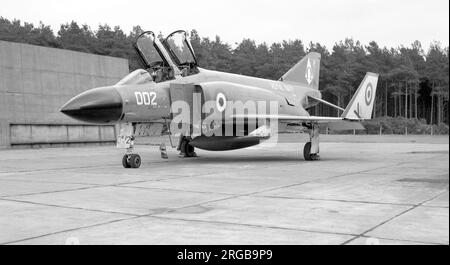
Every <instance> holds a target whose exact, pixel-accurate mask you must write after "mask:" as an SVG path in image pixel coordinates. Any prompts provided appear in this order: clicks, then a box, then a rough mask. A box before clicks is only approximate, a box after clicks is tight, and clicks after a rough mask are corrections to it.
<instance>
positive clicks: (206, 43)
mask: <svg viewBox="0 0 450 265" xmlns="http://www.w3.org/2000/svg"><path fill="white" fill-rule="evenodd" d="M141 32H143V30H142V29H141V27H139V26H135V27H134V28H133V29H132V31H131V32H129V33H128V34H127V33H125V32H124V31H123V30H122V29H121V28H120V27H119V26H116V27H113V28H112V27H110V26H108V25H99V26H98V28H97V29H96V30H92V29H91V28H90V27H89V26H87V25H79V24H78V23H76V22H71V23H66V24H63V25H61V27H60V29H59V30H58V32H57V33H56V34H55V33H54V32H53V30H52V29H51V28H50V26H48V25H45V24H43V23H40V24H39V25H37V26H35V25H33V24H32V23H27V22H21V21H19V20H12V21H10V20H8V19H5V18H3V17H0V40H5V41H13V42H22V43H29V44H34V45H41V46H46V47H54V48H62V49H69V50H75V51H81V52H88V53H94V54H99V55H109V56H115V57H121V58H126V59H128V60H129V65H130V71H131V70H135V69H137V68H140V67H141V66H140V62H139V60H138V58H137V56H136V54H135V51H134V49H133V48H132V43H133V41H134V40H135V38H136V37H137V36H138V35H139V34H140V33H141ZM190 38H191V43H192V46H193V48H194V51H195V53H196V56H197V59H198V62H199V65H200V67H202V68H207V69H212V70H220V71H225V72H231V73H238V74H244V75H250V76H256V77H262V78H268V79H274V80H276V79H278V78H280V77H281V76H282V75H283V74H284V73H285V72H286V71H287V70H289V68H291V67H292V66H293V65H294V64H295V63H297V62H298V61H299V60H300V59H301V58H302V57H303V56H304V55H305V54H306V53H308V52H310V51H316V52H319V53H320V54H321V55H322V60H321V71H320V90H322V92H323V97H324V99H326V100H328V101H331V102H333V103H335V104H337V105H339V106H341V107H345V105H346V104H347V103H348V102H349V100H350V98H351V96H352V95H353V93H354V92H355V90H356V89H357V88H358V85H359V83H360V82H361V80H362V78H363V77H364V75H365V73H366V72H368V71H370V72H376V73H379V74H380V79H379V82H378V90H377V94H376V101H375V103H376V105H375V111H374V115H375V117H381V116H391V117H404V118H416V119H421V120H423V121H424V122H427V123H429V124H430V123H431V124H440V123H446V124H448V122H449V115H448V114H449V112H448V102H449V99H448V95H449V93H448V92H449V57H448V56H449V47H441V45H440V43H438V42H435V43H432V44H431V46H430V47H422V45H421V43H420V42H419V41H415V42H414V43H412V44H411V45H410V46H400V47H396V48H388V47H380V46H379V45H378V44H377V43H376V42H375V41H372V42H370V43H369V44H368V45H363V44H361V43H360V42H359V41H357V40H353V39H351V38H348V39H345V40H342V41H339V42H336V43H335V44H334V45H333V47H330V48H329V47H325V46H323V45H321V44H320V43H313V42H311V43H308V44H305V43H303V42H302V41H301V40H300V39H296V40H284V41H281V42H277V43H272V44H267V43H256V42H255V41H253V40H251V39H243V40H242V41H241V42H240V43H236V44H235V45H233V46H231V45H230V44H228V43H226V42H224V41H223V40H221V39H220V37H219V36H216V37H215V38H214V39H210V38H207V37H201V36H200V35H199V33H198V32H197V31H196V30H191V32H190ZM311 113H312V114H315V115H324V116H336V115H338V112H337V110H336V109H332V108H330V107H328V106H324V105H319V106H316V107H314V108H313V110H311Z"/></svg>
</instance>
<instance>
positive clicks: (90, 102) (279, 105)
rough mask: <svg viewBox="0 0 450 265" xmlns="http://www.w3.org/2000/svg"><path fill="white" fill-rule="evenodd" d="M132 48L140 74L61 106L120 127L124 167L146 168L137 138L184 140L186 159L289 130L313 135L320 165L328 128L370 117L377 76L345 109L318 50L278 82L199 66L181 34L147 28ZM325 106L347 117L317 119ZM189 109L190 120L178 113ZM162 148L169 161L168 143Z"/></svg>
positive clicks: (313, 155)
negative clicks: (322, 135)
mask: <svg viewBox="0 0 450 265" xmlns="http://www.w3.org/2000/svg"><path fill="white" fill-rule="evenodd" d="M133 46H134V48H135V50H136V52H137V54H138V55H139V57H140V59H141V61H142V64H143V65H144V67H145V70H144V69H138V70H135V71H133V72H132V73H130V74H128V75H127V76H125V77H124V78H123V79H122V80H120V81H119V82H118V83H116V84H114V85H112V86H106V87H99V88H93V89H90V90H87V91H85V92H83V93H81V94H79V95H77V96H75V97H74V98H72V99H71V100H69V101H68V102H67V103H66V104H65V105H64V106H63V107H62V108H61V112H63V113H64V114H66V115H68V116H70V117H72V118H74V119H77V120H80V121H83V122H89V123H96V124H118V125H119V128H120V134H119V136H118V140H117V146H118V147H121V148H124V149H126V153H125V155H124V156H123V159H122V164H123V166H124V167H125V168H138V167H140V165H141V157H140V156H139V155H138V154H137V153H135V152H134V145H135V137H137V136H148V135H160V136H161V135H168V136H169V138H170V137H171V136H173V135H179V136H180V137H179V142H178V145H177V146H176V147H177V149H178V150H179V151H180V155H181V156H183V157H195V156H196V152H195V148H199V149H204V150H213V151H224V150H233V149H240V148H246V147H250V146H253V145H257V144H259V143H261V142H263V141H266V140H267V139H270V138H271V137H273V136H274V135H276V134H277V133H279V132H283V131H286V130H290V128H302V129H303V130H304V131H307V132H308V133H309V138H310V141H308V142H307V143H306V144H305V145H304V148H303V156H304V158H305V160H319V129H320V128H321V127H322V126H327V127H328V128H330V129H333V130H351V129H354V130H358V129H364V127H363V126H362V125H361V121H363V120H366V119H370V118H371V116H372V110H373V104H374V99H375V93H376V88H377V81H378V74H375V73H367V74H366V76H365V77H364V79H363V80H362V82H361V84H360V86H359V88H358V89H357V91H356V92H355V94H354V95H353V97H352V99H351V101H350V103H349V104H348V106H347V107H346V108H345V109H344V108H341V107H339V106H336V105H334V104H332V103H330V102H327V101H325V100H323V99H322V96H321V92H320V91H319V89H318V88H319V70H320V58H321V56H320V54H319V53H315V52H311V53H309V54H307V55H306V56H305V57H304V58H303V59H302V60H301V61H299V62H298V63H297V64H296V65H294V66H293V67H292V68H291V69H290V70H289V71H287V72H286V73H285V74H284V75H283V76H282V77H281V78H280V79H279V80H277V81H274V80H267V79H261V78H256V77H249V76H243V75H238V74H231V73H224V72H219V71H211V70H206V69H203V68H200V67H199V65H198V63H197V59H196V56H195V53H194V50H193V48H192V45H191V43H190V42H189V36H188V34H187V33H186V32H185V31H182V30H179V31H175V32H173V33H172V34H170V35H169V36H168V37H166V38H164V39H163V38H157V37H155V34H154V33H153V32H151V31H146V32H144V33H142V34H141V35H140V36H138V37H137V39H136V41H135V42H134V44H133ZM234 102H245V104H241V105H240V106H241V107H242V106H244V108H236V104H233V103H234ZM179 103H182V104H179ZM248 103H252V104H248ZM253 103H254V104H253ZM256 103H257V104H256ZM319 103H320V104H326V105H328V106H331V107H333V108H336V109H338V110H340V111H342V115H340V116H339V117H321V116H311V115H310V114H309V113H308V109H310V108H311V107H313V106H315V105H316V104H319ZM269 105H270V106H269ZM254 106H257V107H256V108H255V107H254ZM260 106H262V107H261V108H260ZM186 108H187V110H186ZM230 110H231V111H230ZM183 112H184V114H185V115H181V114H180V113H183ZM186 113H187V114H186ZM196 113H197V114H196ZM194 114H195V115H194ZM180 117H181V118H180ZM185 125H186V126H185ZM175 131H177V132H175ZM170 139H171V138H170ZM171 143H172V142H171ZM160 149H161V152H162V153H161V154H162V157H163V158H167V156H166V155H165V154H164V152H165V145H164V144H163V143H162V144H161V146H160Z"/></svg>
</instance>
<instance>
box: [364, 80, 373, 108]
mask: <svg viewBox="0 0 450 265" xmlns="http://www.w3.org/2000/svg"><path fill="white" fill-rule="evenodd" d="M364 98H365V100H366V105H367V106H369V105H370V103H372V98H373V87H372V84H371V83H369V84H367V86H366V93H365V96H364Z"/></svg>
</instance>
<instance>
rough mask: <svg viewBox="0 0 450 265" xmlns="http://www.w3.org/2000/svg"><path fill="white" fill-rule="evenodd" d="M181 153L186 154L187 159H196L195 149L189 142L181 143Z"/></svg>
mask: <svg viewBox="0 0 450 265" xmlns="http://www.w3.org/2000/svg"><path fill="white" fill-rule="evenodd" d="M180 150H181V152H182V153H184V154H186V156H187V157H195V156H196V154H195V148H194V147H193V146H192V145H190V144H189V141H186V140H183V142H182V143H181V148H180Z"/></svg>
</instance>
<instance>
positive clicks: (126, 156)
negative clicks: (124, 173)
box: [122, 155, 131, 168]
mask: <svg viewBox="0 0 450 265" xmlns="http://www.w3.org/2000/svg"><path fill="white" fill-rule="evenodd" d="M128 157H129V155H124V156H123V157H122V166H123V167H124V168H130V167H131V165H130V163H129V162H128Z"/></svg>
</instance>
